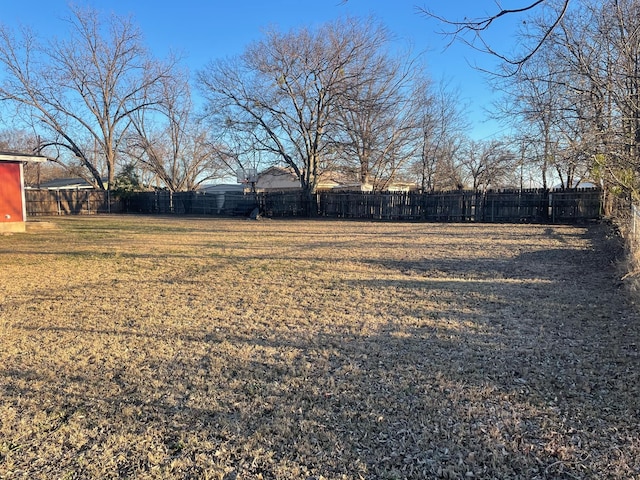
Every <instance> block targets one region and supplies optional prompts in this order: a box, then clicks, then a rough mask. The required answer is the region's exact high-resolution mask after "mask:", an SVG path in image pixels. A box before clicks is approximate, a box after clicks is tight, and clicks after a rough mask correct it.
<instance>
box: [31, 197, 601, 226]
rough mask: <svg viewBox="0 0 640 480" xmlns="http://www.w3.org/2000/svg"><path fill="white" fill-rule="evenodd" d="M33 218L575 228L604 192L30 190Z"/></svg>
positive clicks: (591, 214)
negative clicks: (257, 217)
mask: <svg viewBox="0 0 640 480" xmlns="http://www.w3.org/2000/svg"><path fill="white" fill-rule="evenodd" d="M26 199H27V213H28V214H29V215H64V214H87V213H143V214H178V215H183V214H186V215H214V216H249V214H250V213H251V212H252V211H253V210H254V209H255V208H259V211H260V212H261V214H262V215H264V216H267V217H306V216H320V217H327V218H347V219H367V220H403V221H426V222H487V223H494V222H505V223H520V222H536V223H575V222H585V221H589V220H594V219H597V218H600V216H601V214H602V192H601V191H600V190H592V189H583V190H580V189H574V190H553V191H548V190H536V189H532V190H501V191H489V192H472V191H463V190H459V191H451V192H436V193H425V194H422V193H417V192H384V193H366V192H330V191H327V192H320V193H318V194H316V195H313V196H311V197H309V196H305V195H303V194H302V193H301V192H282V193H260V194H243V193H214V194H205V193H199V192H179V193H172V192H167V191H157V192H140V193H134V194H129V195H127V196H125V197H123V198H119V199H114V198H111V196H110V195H109V193H108V192H102V191H93V190H27V191H26Z"/></svg>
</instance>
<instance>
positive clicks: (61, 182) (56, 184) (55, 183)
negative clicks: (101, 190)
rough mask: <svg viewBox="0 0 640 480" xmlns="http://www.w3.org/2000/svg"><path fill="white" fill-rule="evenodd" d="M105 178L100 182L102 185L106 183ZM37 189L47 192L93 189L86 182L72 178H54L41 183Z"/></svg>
mask: <svg viewBox="0 0 640 480" xmlns="http://www.w3.org/2000/svg"><path fill="white" fill-rule="evenodd" d="M107 180H108V179H107V178H106V177H105V178H103V179H102V181H103V182H104V183H106V182H107ZM39 188H43V189H49V190H57V189H61V190H65V189H70V190H73V189H84V188H93V185H91V183H89V182H88V181H86V180H85V179H83V178H79V177H73V178H56V179H54V180H49V181H46V182H41V183H40V185H39Z"/></svg>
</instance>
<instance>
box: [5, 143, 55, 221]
mask: <svg viewBox="0 0 640 480" xmlns="http://www.w3.org/2000/svg"><path fill="white" fill-rule="evenodd" d="M46 161H47V158H46V157H41V156H38V155H26V154H22V153H7V152H4V153H3V152H0V233H5V232H24V231H25V222H26V221H27V210H26V205H25V200H24V174H23V166H24V163H25V162H46Z"/></svg>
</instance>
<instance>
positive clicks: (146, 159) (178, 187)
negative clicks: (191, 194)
mask: <svg viewBox="0 0 640 480" xmlns="http://www.w3.org/2000/svg"><path fill="white" fill-rule="evenodd" d="M193 117H194V115H193V105H192V101H191V92H190V88H189V83H188V76H187V74H186V72H185V73H184V74H182V75H175V77H172V78H166V79H164V80H163V81H162V100H160V101H159V102H158V105H156V107H155V108H154V109H140V110H138V111H137V112H135V113H133V114H132V116H131V124H132V128H131V133H130V134H129V135H128V136H127V153H128V155H130V156H131V157H132V158H134V159H135V160H136V161H137V163H138V165H140V166H142V167H143V168H144V170H146V171H148V172H150V173H151V174H152V175H153V176H154V178H156V179H157V181H158V182H159V183H160V185H161V186H164V187H166V188H167V189H168V190H170V191H172V192H177V191H190V190H195V189H196V188H197V187H198V186H199V185H200V184H202V183H203V182H206V181H210V180H212V179H217V178H221V177H222V176H224V175H225V174H226V175H228V174H230V173H231V171H230V170H229V169H228V168H226V165H225V163H224V162H223V161H221V158H222V157H223V155H222V154H221V153H220V151H219V149H218V148H216V147H215V145H214V144H212V143H211V142H210V141H209V138H208V132H207V130H206V129H205V128H204V126H203V125H202V123H201V122H199V121H197V120H196V119H194V118H193Z"/></svg>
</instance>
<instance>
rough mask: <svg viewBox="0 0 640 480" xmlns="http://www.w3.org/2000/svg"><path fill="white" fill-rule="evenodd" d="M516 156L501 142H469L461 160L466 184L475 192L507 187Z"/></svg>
mask: <svg viewBox="0 0 640 480" xmlns="http://www.w3.org/2000/svg"><path fill="white" fill-rule="evenodd" d="M515 158H516V157H515V155H514V154H513V152H511V151H510V150H509V149H508V148H507V146H506V145H505V144H504V143H503V142H500V141H497V140H491V141H488V142H482V141H473V140H471V141H469V143H468V144H467V146H466V148H465V149H464V156H463V157H462V158H461V160H460V168H461V170H462V172H463V175H464V176H465V180H466V184H467V185H469V186H471V188H473V190H474V191H478V190H487V189H489V188H499V187H503V186H507V185H505V183H506V182H505V180H506V179H508V178H509V174H510V172H511V171H512V170H513V168H514V165H515V162H514V160H515Z"/></svg>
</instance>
